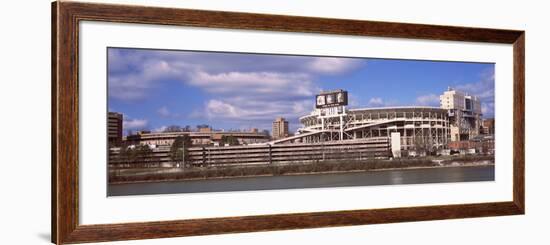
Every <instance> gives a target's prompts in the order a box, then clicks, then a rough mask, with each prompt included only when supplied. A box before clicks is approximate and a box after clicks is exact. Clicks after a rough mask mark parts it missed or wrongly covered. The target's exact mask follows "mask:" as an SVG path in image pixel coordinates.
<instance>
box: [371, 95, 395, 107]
mask: <svg viewBox="0 0 550 245" xmlns="http://www.w3.org/2000/svg"><path fill="white" fill-rule="evenodd" d="M397 105H399V102H398V101H397V100H385V99H382V98H380V97H372V98H370V99H369V102H368V103H367V106H369V107H385V106H397Z"/></svg>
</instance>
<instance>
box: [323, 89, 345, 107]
mask: <svg viewBox="0 0 550 245" xmlns="http://www.w3.org/2000/svg"><path fill="white" fill-rule="evenodd" d="M344 105H348V92H347V91H344V90H338V91H333V92H323V93H321V94H318V95H317V97H316V100H315V107H316V108H327V107H335V106H344Z"/></svg>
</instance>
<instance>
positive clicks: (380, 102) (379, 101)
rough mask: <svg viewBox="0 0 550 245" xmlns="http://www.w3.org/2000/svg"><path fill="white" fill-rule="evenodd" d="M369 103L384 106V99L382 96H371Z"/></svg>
mask: <svg viewBox="0 0 550 245" xmlns="http://www.w3.org/2000/svg"><path fill="white" fill-rule="evenodd" d="M368 105H369V106H383V105H384V101H383V100H382V98H380V97H374V98H370V100H369V103H368Z"/></svg>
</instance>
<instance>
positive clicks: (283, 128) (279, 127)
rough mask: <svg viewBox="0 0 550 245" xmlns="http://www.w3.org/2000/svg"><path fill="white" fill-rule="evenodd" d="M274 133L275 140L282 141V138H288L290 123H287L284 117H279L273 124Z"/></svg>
mask: <svg viewBox="0 0 550 245" xmlns="http://www.w3.org/2000/svg"><path fill="white" fill-rule="evenodd" d="M272 129H273V132H272V135H273V138H274V139H281V138H285V137H288V135H289V134H288V121H286V120H285V119H284V118H282V117H278V118H277V119H275V121H274V122H273V128H272Z"/></svg>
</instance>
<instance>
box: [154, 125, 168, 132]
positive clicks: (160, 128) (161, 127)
mask: <svg viewBox="0 0 550 245" xmlns="http://www.w3.org/2000/svg"><path fill="white" fill-rule="evenodd" d="M166 128H168V127H167V126H160V127H158V128H154V129H153V132H156V133H158V132H164V130H166Z"/></svg>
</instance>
